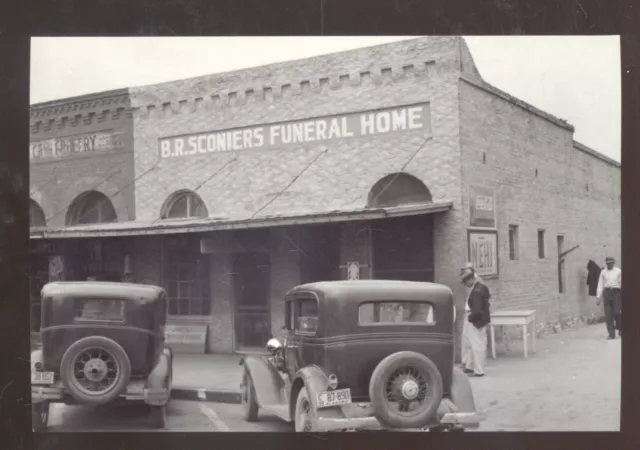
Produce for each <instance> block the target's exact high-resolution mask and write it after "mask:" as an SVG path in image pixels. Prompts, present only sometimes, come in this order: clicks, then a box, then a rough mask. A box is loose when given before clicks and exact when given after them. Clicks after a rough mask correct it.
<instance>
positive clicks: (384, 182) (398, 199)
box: [367, 172, 432, 208]
mask: <svg viewBox="0 0 640 450" xmlns="http://www.w3.org/2000/svg"><path fill="white" fill-rule="evenodd" d="M431 201H432V198H431V192H429V189H428V188H427V187H426V186H425V185H424V183H423V182H422V181H420V180H419V179H417V178H416V177H414V176H413V175H409V174H407V173H402V172H398V173H392V174H389V175H387V176H385V177H384V178H381V179H380V180H378V181H377V182H376V184H374V185H373V187H372V188H371V190H370V191H369V199H368V201H367V206H368V207H369V208H381V207H388V206H399V205H407V204H412V203H429V202H431Z"/></svg>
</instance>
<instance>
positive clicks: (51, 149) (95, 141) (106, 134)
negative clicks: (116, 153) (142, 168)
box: [29, 131, 124, 161]
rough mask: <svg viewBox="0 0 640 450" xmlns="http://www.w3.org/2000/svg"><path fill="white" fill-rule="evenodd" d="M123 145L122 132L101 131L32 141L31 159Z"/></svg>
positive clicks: (49, 158)
mask: <svg viewBox="0 0 640 450" xmlns="http://www.w3.org/2000/svg"><path fill="white" fill-rule="evenodd" d="M122 147H124V144H123V142H122V137H121V135H120V133H116V132H113V131H101V132H98V133H91V134H81V135H76V136H66V137H59V138H53V139H45V140H42V141H36V142H32V143H31V144H30V145H29V159H30V160H32V161H33V160H36V161H37V160H52V159H59V158H64V157H67V156H73V155H79V154H89V153H96V152H102V151H106V150H113V149H117V148H122Z"/></svg>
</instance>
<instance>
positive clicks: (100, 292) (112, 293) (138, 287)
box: [42, 281, 165, 301]
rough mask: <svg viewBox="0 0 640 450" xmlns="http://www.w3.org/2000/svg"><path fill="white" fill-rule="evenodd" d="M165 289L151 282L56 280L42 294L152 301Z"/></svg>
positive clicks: (45, 286) (46, 285)
mask: <svg viewBox="0 0 640 450" xmlns="http://www.w3.org/2000/svg"><path fill="white" fill-rule="evenodd" d="M164 292H165V291H164V289H162V288H161V287H159V286H154V285H149V284H134V283H116V282H108V281H55V282H51V283H47V284H45V285H44V287H43V288H42V296H43V297H49V296H59V295H73V296H96V297H118V298H125V299H126V298H130V299H132V300H142V301H152V300H154V299H156V298H157V297H159V296H160V295H161V294H163V293H164Z"/></svg>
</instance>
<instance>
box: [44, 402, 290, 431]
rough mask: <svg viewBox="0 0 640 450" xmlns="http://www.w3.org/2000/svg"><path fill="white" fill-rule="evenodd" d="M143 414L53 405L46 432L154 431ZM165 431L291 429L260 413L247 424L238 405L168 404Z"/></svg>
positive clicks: (132, 409)
mask: <svg viewBox="0 0 640 450" xmlns="http://www.w3.org/2000/svg"><path fill="white" fill-rule="evenodd" d="M147 412H148V409H147V408H146V407H145V406H144V405H142V406H137V405H136V406H122V407H116V408H89V407H84V406H67V405H62V404H55V405H52V406H51V411H50V414H51V416H50V418H49V425H50V426H49V430H48V431H53V432H69V431H82V432H86V431H100V432H125V431H155V430H154V429H153V428H152V427H151V424H150V422H149V419H148V415H147ZM165 431H175V432H183V431H189V432H199V431H204V432H210V431H240V432H245V431H291V426H289V425H287V424H286V423H284V422H282V421H281V420H279V419H278V418H276V417H273V416H269V415H267V414H264V413H261V414H260V421H259V422H256V423H247V422H245V421H244V420H243V419H242V411H241V408H240V405H230V404H223V403H209V402H196V401H185V400H172V401H171V402H170V405H169V407H168V409H167V430H165Z"/></svg>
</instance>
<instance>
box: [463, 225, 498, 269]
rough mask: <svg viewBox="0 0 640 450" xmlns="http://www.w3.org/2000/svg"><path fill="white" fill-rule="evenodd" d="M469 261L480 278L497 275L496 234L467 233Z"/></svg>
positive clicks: (493, 232) (488, 232)
mask: <svg viewBox="0 0 640 450" xmlns="http://www.w3.org/2000/svg"><path fill="white" fill-rule="evenodd" d="M469 261H470V262H471V264H472V265H473V267H474V268H475V270H476V273H477V274H478V275H480V276H481V277H491V276H497V275H498V233H497V232H496V231H476V230H473V231H471V230H470V231H469Z"/></svg>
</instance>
